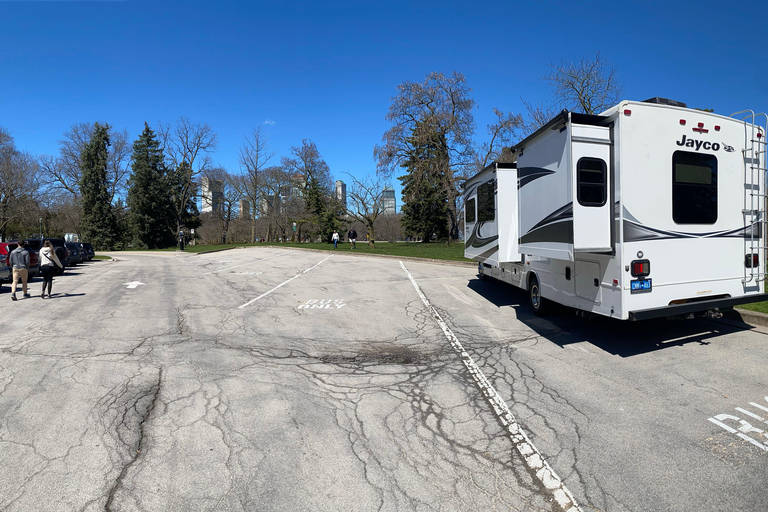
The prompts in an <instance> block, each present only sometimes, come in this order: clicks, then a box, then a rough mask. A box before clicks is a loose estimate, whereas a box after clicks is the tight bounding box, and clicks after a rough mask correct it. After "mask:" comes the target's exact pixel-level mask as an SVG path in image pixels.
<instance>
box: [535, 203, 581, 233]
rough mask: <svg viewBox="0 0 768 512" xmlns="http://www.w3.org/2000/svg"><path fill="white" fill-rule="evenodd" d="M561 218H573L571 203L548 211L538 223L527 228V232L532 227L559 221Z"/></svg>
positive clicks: (536, 227)
mask: <svg viewBox="0 0 768 512" xmlns="http://www.w3.org/2000/svg"><path fill="white" fill-rule="evenodd" d="M563 220H573V203H568V204H567V205H565V206H563V207H561V208H558V209H557V210H555V211H554V212H552V213H550V214H549V215H547V216H546V217H544V218H543V219H541V220H540V221H539V222H538V223H536V225H535V226H533V227H532V228H531V229H529V230H528V232H529V233H530V232H531V231H533V230H534V229H538V228H541V227H544V226H546V225H547V224H551V223H553V222H560V221H563Z"/></svg>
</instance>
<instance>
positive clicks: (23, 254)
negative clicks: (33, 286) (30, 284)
mask: <svg viewBox="0 0 768 512" xmlns="http://www.w3.org/2000/svg"><path fill="white" fill-rule="evenodd" d="M28 245H29V244H22V243H21V242H19V246H18V247H16V248H15V249H14V250H13V252H12V253H11V257H10V258H9V260H10V264H11V267H12V268H13V281H12V283H11V300H16V283H18V282H19V280H21V292H22V293H23V294H24V297H25V298H27V297H29V293H27V276H28V275H29V251H28V250H27V248H26V246H28Z"/></svg>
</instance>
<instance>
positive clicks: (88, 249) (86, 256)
mask: <svg viewBox="0 0 768 512" xmlns="http://www.w3.org/2000/svg"><path fill="white" fill-rule="evenodd" d="M75 243H77V245H78V246H79V247H80V257H81V258H82V259H83V261H91V260H92V259H93V257H94V256H95V255H96V253H95V252H94V250H93V246H92V245H91V244H88V243H85V242H75Z"/></svg>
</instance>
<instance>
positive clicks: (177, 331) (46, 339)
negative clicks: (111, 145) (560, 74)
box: [0, 247, 768, 511]
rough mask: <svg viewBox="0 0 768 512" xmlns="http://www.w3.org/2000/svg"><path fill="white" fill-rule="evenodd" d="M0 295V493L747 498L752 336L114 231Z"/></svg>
mask: <svg viewBox="0 0 768 512" xmlns="http://www.w3.org/2000/svg"><path fill="white" fill-rule="evenodd" d="M115 257H116V261H111V262H95V261H94V262H91V263H90V264H87V265H82V266H79V267H76V268H75V269H73V270H72V271H70V272H68V273H67V275H64V276H62V277H59V278H56V280H55V282H54V297H53V298H52V299H51V300H50V301H48V300H45V301H43V300H40V299H39V290H38V288H39V284H38V283H36V282H35V283H33V285H32V292H33V298H31V299H24V300H19V301H18V302H11V301H10V298H9V295H10V294H9V293H7V290H8V287H7V285H6V286H4V292H5V293H2V294H0V313H1V314H2V315H3V319H4V320H3V322H2V324H3V329H2V333H0V467H2V468H3V469H2V470H0V510H3V511H30V510H36V511H38V510H39V511H45V510H51V511H61V510H77V511H97V510H109V511H118V510H119V511H128V510H131V511H133V510H136V511H138V510H142V511H160V510H222V511H223V510H226V511H253V510H259V511H261V510H270V511H272V510H275V511H278V510H280V511H282V510H285V511H296V510H310V511H312V510H328V511H337V510H382V511H388V510H392V511H394V510H483V511H485V510H521V511H522V510H553V511H557V510H574V511H577V510H584V511H588V510H589V511H688V510H694V509H695V510H702V511H720V510H741V511H761V510H764V508H765V507H764V504H765V503H766V501H768V487H766V486H765V481H766V479H768V438H766V434H765V431H766V430H768V420H767V419H768V386H767V385H766V384H767V383H768V378H766V376H767V375H768V372H766V369H765V361H766V360H767V359H768V337H766V334H764V333H763V332H761V330H758V329H752V328H749V327H747V326H745V325H741V324H733V323H724V322H715V321H711V320H693V321H680V322H668V321H666V320H662V321H653V322H646V323H632V324H629V323H621V322H615V321H608V320H600V319H598V320H595V321H592V322H588V321H584V320H581V319H577V318H574V317H572V316H570V315H567V314H565V313H564V314H561V315H555V316H553V317H550V318H545V319H542V318H537V317H534V316H532V315H531V313H530V310H529V309H528V307H527V305H525V295H524V294H523V293H521V292H518V291H516V290H515V289H513V288H510V287H508V286H506V285H502V284H500V283H495V282H488V281H480V280H478V279H477V278H476V276H475V270H474V269H473V268H472V267H467V266H452V265H442V264H436V263H425V262H417V261H400V260H398V259H391V258H386V259H385V258H375V257H356V256H353V255H349V254H348V253H346V254H345V253H342V252H339V253H319V252H311V251H296V250H281V249H279V248H273V247H269V248H248V249H237V250H230V251H224V252H219V253H211V254H203V255H191V254H185V253H116V254H115Z"/></svg>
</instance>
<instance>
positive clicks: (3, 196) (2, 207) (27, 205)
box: [0, 127, 38, 240]
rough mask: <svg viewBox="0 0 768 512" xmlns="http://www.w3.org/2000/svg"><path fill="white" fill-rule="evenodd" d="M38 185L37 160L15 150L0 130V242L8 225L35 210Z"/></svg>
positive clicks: (13, 145)
mask: <svg viewBox="0 0 768 512" xmlns="http://www.w3.org/2000/svg"><path fill="white" fill-rule="evenodd" d="M37 181H38V165H37V161H36V159H35V158H34V157H32V155H30V154H29V153H26V152H23V151H19V150H18V149H16V145H15V143H14V141H13V137H12V136H11V134H10V132H8V131H7V130H6V129H4V128H2V127H0V235H1V236H0V239H2V240H5V239H6V234H7V233H6V228H7V227H8V224H9V223H10V222H11V221H14V220H20V219H21V218H22V217H23V216H24V215H25V213H26V212H27V211H28V210H30V209H34V208H36V206H37V205H36V201H35V197H36V194H37V190H38V187H37Z"/></svg>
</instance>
